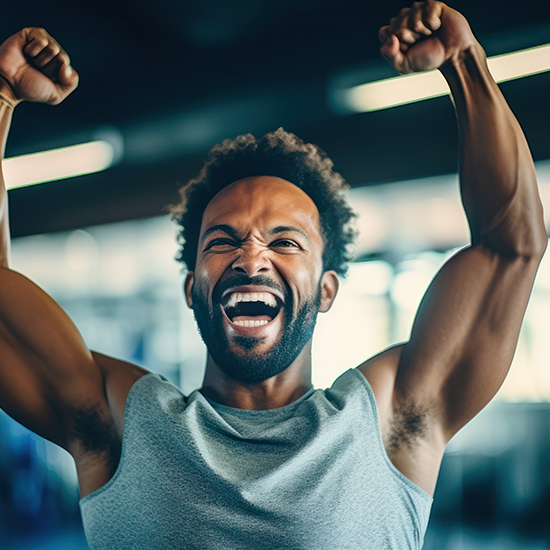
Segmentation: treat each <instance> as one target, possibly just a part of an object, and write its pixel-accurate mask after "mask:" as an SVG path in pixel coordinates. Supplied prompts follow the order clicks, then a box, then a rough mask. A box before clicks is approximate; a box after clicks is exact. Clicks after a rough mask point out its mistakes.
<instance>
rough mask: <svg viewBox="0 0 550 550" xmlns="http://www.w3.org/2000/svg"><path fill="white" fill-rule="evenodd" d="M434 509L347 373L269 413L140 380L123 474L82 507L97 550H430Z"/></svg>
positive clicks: (357, 381)
mask: <svg viewBox="0 0 550 550" xmlns="http://www.w3.org/2000/svg"><path fill="white" fill-rule="evenodd" d="M431 503H432V499H431V497H430V496H429V495H428V494H427V493H425V492H424V491H422V490H421V489H420V488H419V487H417V486H416V485H415V484H413V483H412V482H411V481H409V480H408V479H407V478H406V477H405V476H403V475H402V474H401V473H400V472H399V471H398V470H397V469H396V468H395V467H394V466H393V465H392V463H391V462H390V460H389V459H388V457H387V455H386V452H385V449H384V446H383V443H382V437H381V432H380V427H379V423H378V417H377V412H376V404H375V400H374V394H373V392H372V390H371V388H370V386H369V384H368V382H367V380H366V378H365V377H364V376H363V375H362V374H361V373H360V372H359V371H357V370H356V369H350V370H348V371H347V372H345V373H344V374H343V375H341V376H340V377H339V378H338V379H337V380H336V381H335V382H334V384H333V386H332V387H331V388H330V389H327V390H314V389H311V390H310V391H309V392H308V393H307V394H305V395H304V396H302V397H301V398H300V399H298V400H297V401H295V402H294V403H291V404H290V405H287V406H285V407H281V408H279V409H270V410H264V411H248V410H242V409H235V408H232V407H226V406H223V405H220V404H217V403H214V402H212V401H210V400H208V399H206V398H205V397H204V396H203V395H202V394H201V393H200V392H199V391H194V392H193V393H192V394H191V395H190V396H189V397H185V396H184V395H183V394H182V393H181V391H180V390H179V389H178V388H176V386H174V385H173V384H171V383H170V382H166V381H164V380H162V379H161V377H159V376H158V375H156V374H152V373H151V374H147V375H145V376H143V377H141V378H140V379H139V380H137V382H135V384H134V385H133V386H132V389H131V390H130V393H129V395H128V400H127V403H126V412H125V420H124V436H123V443H122V455H121V459H120V463H119V466H118V468H117V470H116V472H115V474H114V476H113V477H112V479H111V480H110V481H109V482H108V483H107V484H106V485H104V486H103V487H101V488H100V489H98V490H97V491H95V492H94V493H92V494H90V495H88V496H86V497H85V498H83V499H82V500H81V501H80V508H81V511H82V519H83V522H84V529H85V532H86V537H87V540H88V543H89V545H90V548H91V549H92V550H126V549H128V550H130V549H132V550H138V549H144V550H145V549H147V550H150V549H159V550H176V549H177V550H183V549H189V550H192V549H193V550H195V549H197V550H198V549H201V550H203V549H224V550H245V549H246V550H264V549H265V550H267V549H269V550H274V549H285V550H291V549H311V550H348V549H349V550H390V549H399V550H404V549H409V548H413V549H420V548H421V547H422V542H423V538H424V533H425V531H426V528H427V524H428V517H429V513H430V507H431Z"/></svg>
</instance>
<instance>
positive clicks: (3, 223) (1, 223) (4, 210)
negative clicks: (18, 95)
mask: <svg viewBox="0 0 550 550" xmlns="http://www.w3.org/2000/svg"><path fill="white" fill-rule="evenodd" d="M14 106H15V102H14V101H13V100H11V99H10V98H9V96H8V95H7V94H5V93H4V90H3V89H2V87H0V155H1V156H0V158H1V160H2V162H3V160H4V151H5V148H6V140H7V137H8V132H9V128H10V124H11V116H12V113H13V108H14ZM9 243H10V228H9V216H8V194H7V192H6V186H5V184H4V174H3V170H2V169H1V168H0V266H2V267H7V266H8V260H9Z"/></svg>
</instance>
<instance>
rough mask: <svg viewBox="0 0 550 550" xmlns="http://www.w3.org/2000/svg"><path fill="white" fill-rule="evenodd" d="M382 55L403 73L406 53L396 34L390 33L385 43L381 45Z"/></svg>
mask: <svg viewBox="0 0 550 550" xmlns="http://www.w3.org/2000/svg"><path fill="white" fill-rule="evenodd" d="M380 53H381V54H382V57H383V58H384V59H385V60H386V61H388V63H389V64H390V65H392V67H393V68H394V69H396V70H397V71H398V72H400V73H402V72H403V68H404V61H405V55H404V54H403V52H402V51H401V47H400V44H399V39H398V38H397V36H395V34H390V35H389V36H388V37H387V38H386V41H385V42H384V44H382V46H381V47H380Z"/></svg>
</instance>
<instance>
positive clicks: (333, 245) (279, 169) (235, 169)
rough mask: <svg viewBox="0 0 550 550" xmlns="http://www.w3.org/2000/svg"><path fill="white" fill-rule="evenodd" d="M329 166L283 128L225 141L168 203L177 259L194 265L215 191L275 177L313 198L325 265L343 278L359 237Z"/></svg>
mask: <svg viewBox="0 0 550 550" xmlns="http://www.w3.org/2000/svg"><path fill="white" fill-rule="evenodd" d="M332 168H333V162H332V161H331V160H330V159H329V158H328V156H327V154H326V153H325V152H324V151H322V150H321V149H320V148H319V147H317V146H316V145H312V144H310V143H304V142H303V141H302V140H301V139H300V138H298V137H297V136H295V135H294V134H291V133H289V132H286V131H285V130H283V129H282V128H279V129H278V130H276V131H275V132H271V133H269V134H266V135H265V136H263V137H262V138H260V139H257V138H255V137H254V136H253V135H252V134H245V135H242V136H238V137H237V138H235V139H234V140H230V139H226V140H225V141H224V142H223V143H221V144H219V145H216V146H215V147H214V148H213V149H212V150H211V151H210V153H209V156H208V159H207V161H206V163H205V165H204V166H203V168H202V170H201V171H200V173H199V175H198V176H197V177H196V178H194V179H192V180H190V181H189V182H188V183H186V184H185V185H183V186H182V187H181V188H180V197H181V200H180V202H179V203H178V204H176V205H171V206H170V207H169V209H170V212H171V214H172V218H173V219H174V220H175V221H176V222H177V223H178V224H179V225H180V226H181V230H180V233H179V235H178V242H179V244H180V250H179V253H178V255H177V257H176V259H177V260H178V261H180V262H182V263H183V264H185V265H186V266H187V269H188V270H189V271H193V270H194V269H195V261H196V256H197V247H198V242H199V237H200V235H199V233H200V226H201V223H202V215H203V212H204V210H205V209H206V206H207V205H208V203H209V202H210V201H211V200H212V199H213V198H214V196H215V195H216V194H217V193H218V192H219V191H221V190H222V189H223V188H224V187H226V186H228V185H230V184H231V183H233V182H235V181H237V180H240V179H244V178H248V177H252V176H275V177H279V178H282V179H284V180H287V181H289V182H291V183H293V184H294V185H296V186H297V187H299V188H300V189H302V190H303V191H304V192H305V193H307V195H309V196H310V197H311V199H312V200H313V202H314V203H315V205H316V206H317V209H318V211H319V218H320V222H321V232H322V237H323V242H324V249H323V269H324V270H325V271H326V270H330V269H332V270H334V271H336V272H337V273H338V274H340V275H342V276H345V275H346V273H347V263H348V262H349V261H350V260H351V257H352V253H353V250H352V245H353V243H354V241H355V238H356V236H357V231H356V229H355V226H354V221H355V217H356V214H355V213H354V212H353V210H352V209H351V208H350V206H349V205H348V204H347V202H346V199H345V197H344V194H343V193H342V191H343V190H344V189H347V188H348V187H349V186H348V184H347V183H346V182H345V180H344V178H343V177H342V176H341V175H340V174H338V173H337V172H335V171H334V170H333V169H332Z"/></svg>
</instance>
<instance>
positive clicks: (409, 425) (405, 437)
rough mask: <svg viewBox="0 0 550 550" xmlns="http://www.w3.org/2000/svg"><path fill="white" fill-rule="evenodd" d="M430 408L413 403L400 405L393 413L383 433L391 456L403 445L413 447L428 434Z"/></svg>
mask: <svg viewBox="0 0 550 550" xmlns="http://www.w3.org/2000/svg"><path fill="white" fill-rule="evenodd" d="M429 413H430V409H429V408H428V407H421V406H418V405H416V404H413V403H407V404H404V405H402V406H400V407H399V408H398V409H397V410H396V411H395V413H394V415H393V418H392V420H391V423H390V425H389V428H388V430H387V432H386V434H384V446H385V448H386V452H387V454H388V456H389V457H390V458H391V457H392V456H393V455H395V454H396V453H397V452H398V451H400V450H401V449H402V448H403V447H407V448H408V449H410V450H412V449H414V448H415V447H416V446H417V445H418V444H419V443H420V440H422V439H426V438H427V437H428V435H429V421H428V419H429V417H430V414H429Z"/></svg>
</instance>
